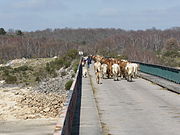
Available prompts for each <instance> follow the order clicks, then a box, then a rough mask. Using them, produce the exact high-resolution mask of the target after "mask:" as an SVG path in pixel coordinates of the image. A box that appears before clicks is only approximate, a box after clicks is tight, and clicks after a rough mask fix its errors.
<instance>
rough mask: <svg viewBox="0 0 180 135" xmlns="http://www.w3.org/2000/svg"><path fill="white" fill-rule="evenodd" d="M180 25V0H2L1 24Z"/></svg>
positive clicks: (23, 27) (38, 27) (23, 26)
mask: <svg viewBox="0 0 180 135" xmlns="http://www.w3.org/2000/svg"><path fill="white" fill-rule="evenodd" d="M174 26H180V0H0V27H3V28H5V29H6V30H8V29H10V28H13V29H21V30H23V31H35V30H42V29H46V28H52V29H54V28H65V27H68V28H121V29H126V30H130V29H133V30H137V29H141V30H144V29H148V28H152V27H156V28H157V29H167V28H171V27H174Z"/></svg>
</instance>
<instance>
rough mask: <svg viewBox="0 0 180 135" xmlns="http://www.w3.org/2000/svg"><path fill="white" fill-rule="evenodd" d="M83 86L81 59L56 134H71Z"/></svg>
mask: <svg viewBox="0 0 180 135" xmlns="http://www.w3.org/2000/svg"><path fill="white" fill-rule="evenodd" d="M81 86H82V65H81V60H80V63H79V66H78V70H77V72H76V76H75V80H74V81H73V84H72V86H71V88H70V90H69V93H68V98H67V101H66V103H65V105H64V107H63V110H62V114H61V115H60V119H59V120H58V122H57V125H56V128H55V132H54V135H71V132H72V125H73V120H74V114H75V110H76V106H77V104H78V102H77V100H78V98H79V94H80V91H81Z"/></svg>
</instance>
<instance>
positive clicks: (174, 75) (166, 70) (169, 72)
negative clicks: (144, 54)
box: [135, 62, 180, 84]
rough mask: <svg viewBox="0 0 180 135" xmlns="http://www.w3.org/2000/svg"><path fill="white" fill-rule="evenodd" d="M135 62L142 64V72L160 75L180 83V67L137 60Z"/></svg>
mask: <svg viewBox="0 0 180 135" xmlns="http://www.w3.org/2000/svg"><path fill="white" fill-rule="evenodd" d="M135 63H138V64H139V65H140V71H141V72H144V73H148V74H151V75H155V76H159V77H162V78H164V79H167V80H170V81H173V82H175V83H178V84H180V70H179V69H175V68H171V67H165V66H160V65H153V64H146V63H142V62H135Z"/></svg>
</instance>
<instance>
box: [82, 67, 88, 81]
mask: <svg viewBox="0 0 180 135" xmlns="http://www.w3.org/2000/svg"><path fill="white" fill-rule="evenodd" d="M83 77H84V78H86V77H87V67H86V66H84V67H83Z"/></svg>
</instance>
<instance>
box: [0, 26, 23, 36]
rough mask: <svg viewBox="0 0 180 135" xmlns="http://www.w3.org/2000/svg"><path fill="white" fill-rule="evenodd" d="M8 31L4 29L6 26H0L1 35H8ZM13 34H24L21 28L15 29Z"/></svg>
mask: <svg viewBox="0 0 180 135" xmlns="http://www.w3.org/2000/svg"><path fill="white" fill-rule="evenodd" d="M6 34H7V32H6V31H5V30H4V28H0V35H6ZM13 34H16V35H19V36H22V35H23V32H22V31H21V30H15V32H13Z"/></svg>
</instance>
